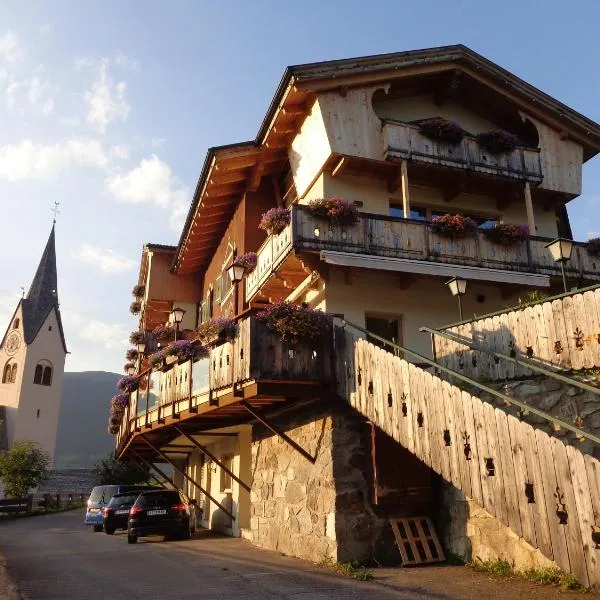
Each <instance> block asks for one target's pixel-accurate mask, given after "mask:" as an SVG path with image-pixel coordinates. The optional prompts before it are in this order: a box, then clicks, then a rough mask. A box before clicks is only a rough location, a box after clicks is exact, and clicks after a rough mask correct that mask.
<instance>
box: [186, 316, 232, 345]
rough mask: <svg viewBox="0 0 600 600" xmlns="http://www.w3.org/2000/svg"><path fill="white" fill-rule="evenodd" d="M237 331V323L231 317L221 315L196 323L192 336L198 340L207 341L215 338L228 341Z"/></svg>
mask: <svg viewBox="0 0 600 600" xmlns="http://www.w3.org/2000/svg"><path fill="white" fill-rule="evenodd" d="M237 333H238V325H237V323H236V322H235V321H234V320H233V319H229V318H227V317H221V318H218V319H209V320H208V321H204V323H201V324H200V325H198V327H197V328H196V330H195V331H194V337H195V338H196V339H197V340H198V341H200V342H203V343H205V342H208V341H212V340H214V339H215V338H217V339H218V340H220V341H225V342H230V341H232V340H234V339H235V338H236V336H237Z"/></svg>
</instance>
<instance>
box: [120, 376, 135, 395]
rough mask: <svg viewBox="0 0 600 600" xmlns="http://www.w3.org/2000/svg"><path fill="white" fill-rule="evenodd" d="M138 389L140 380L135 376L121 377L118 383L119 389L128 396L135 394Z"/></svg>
mask: <svg viewBox="0 0 600 600" xmlns="http://www.w3.org/2000/svg"><path fill="white" fill-rule="evenodd" d="M137 388H138V378H137V377H135V376H133V375H126V376H125V377H121V379H119V381H117V389H119V390H121V391H122V392H125V393H127V394H131V392H135V390H137Z"/></svg>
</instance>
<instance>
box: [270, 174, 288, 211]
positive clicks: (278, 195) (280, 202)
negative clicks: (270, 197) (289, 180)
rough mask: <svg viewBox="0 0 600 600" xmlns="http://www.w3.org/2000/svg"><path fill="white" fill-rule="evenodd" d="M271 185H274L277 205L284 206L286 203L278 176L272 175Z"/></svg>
mask: <svg viewBox="0 0 600 600" xmlns="http://www.w3.org/2000/svg"><path fill="white" fill-rule="evenodd" d="M271 185H272V186H273V193H274V194H275V199H276V200H277V206H278V207H279V208H282V207H283V206H284V205H285V203H284V201H283V198H282V196H281V187H280V185H279V181H278V179H277V177H271Z"/></svg>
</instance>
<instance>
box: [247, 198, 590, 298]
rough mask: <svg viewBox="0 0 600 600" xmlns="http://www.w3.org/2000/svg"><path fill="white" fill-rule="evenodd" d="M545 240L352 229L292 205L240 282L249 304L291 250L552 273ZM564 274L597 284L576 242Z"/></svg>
mask: <svg viewBox="0 0 600 600" xmlns="http://www.w3.org/2000/svg"><path fill="white" fill-rule="evenodd" d="M549 241H550V239H549V238H543V237H537V236H531V237H529V238H528V239H527V240H526V241H524V242H521V243H518V244H515V245H511V246H502V245H498V244H494V243H492V242H491V241H490V240H489V239H488V238H487V237H486V236H485V234H483V233H481V232H479V233H477V235H475V236H473V237H468V238H464V239H460V240H450V239H448V238H446V237H443V236H440V235H438V234H436V233H435V232H434V231H433V230H432V229H431V226H430V224H429V223H427V222H424V221H411V220H408V219H399V218H393V217H387V216H383V215H373V214H368V213H361V216H360V222H359V223H358V224H357V225H355V226H353V227H339V226H335V225H334V226H332V225H330V224H329V223H328V222H326V221H323V220H321V219H317V218H315V217H313V216H312V215H311V214H310V213H309V212H308V211H307V210H306V208H305V207H303V206H293V207H292V221H291V223H290V225H288V227H287V228H286V229H285V230H284V231H282V232H281V233H280V234H278V235H277V236H270V237H269V238H268V239H267V240H266V241H265V243H264V244H263V245H262V247H261V248H260V250H259V252H258V257H257V267H256V269H255V270H254V271H253V272H252V273H251V274H250V275H249V276H248V278H247V280H246V298H248V299H249V300H250V299H252V297H253V296H254V295H255V294H256V293H257V292H258V290H259V289H260V287H261V286H262V284H263V283H264V282H265V281H266V280H267V279H268V278H269V277H270V276H271V274H272V273H273V272H274V271H275V270H276V269H277V267H278V265H280V264H281V263H282V262H283V261H284V259H285V258H286V256H288V254H289V253H290V252H291V251H292V249H294V250H296V251H299V250H309V251H311V250H312V251H321V250H333V251H337V252H348V253H355V254H366V255H371V256H382V257H391V258H401V259H411V260H417V261H428V262H437V263H447V264H454V265H466V266H473V267H481V268H484V269H501V270H506V271H516V272H521V273H535V274H540V275H558V274H560V267H559V266H558V265H557V264H556V263H555V262H554V261H553V260H552V257H551V255H550V252H549V251H548V250H547V248H545V245H546V244H547V243H548V242H549ZM567 274H568V275H569V277H571V278H574V279H578V280H579V279H580V280H582V281H587V282H596V281H600V258H599V257H596V256H592V255H591V254H589V252H588V251H587V244H584V243H580V242H576V243H575V247H574V248H573V254H572V256H571V260H570V261H569V262H568V263H567Z"/></svg>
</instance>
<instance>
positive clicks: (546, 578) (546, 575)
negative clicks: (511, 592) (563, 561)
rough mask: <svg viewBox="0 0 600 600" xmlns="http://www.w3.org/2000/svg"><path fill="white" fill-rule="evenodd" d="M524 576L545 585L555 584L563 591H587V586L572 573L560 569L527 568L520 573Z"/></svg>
mask: <svg viewBox="0 0 600 600" xmlns="http://www.w3.org/2000/svg"><path fill="white" fill-rule="evenodd" d="M520 575H521V576H522V577H524V578H525V579H528V580H529V581H533V582H535V583H542V584H544V585H554V586H556V587H559V588H560V589H561V590H562V591H564V592H566V591H568V590H575V591H578V592H587V588H586V587H585V586H583V585H581V583H579V581H577V579H575V577H574V576H573V575H571V573H565V572H564V571H561V570H560V569H557V568H554V569H527V571H523V572H522V573H520Z"/></svg>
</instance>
